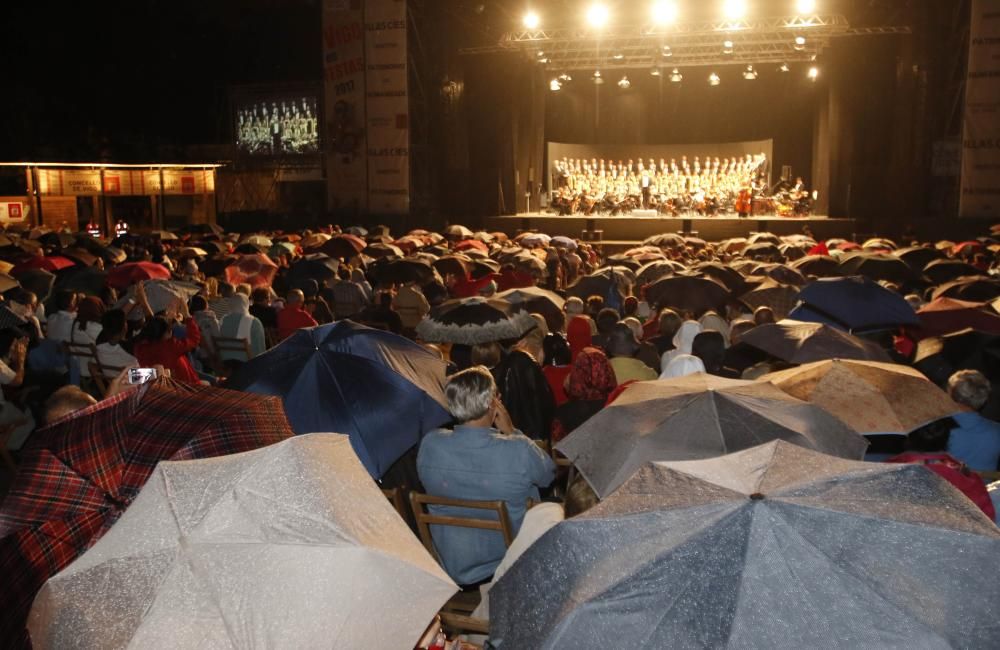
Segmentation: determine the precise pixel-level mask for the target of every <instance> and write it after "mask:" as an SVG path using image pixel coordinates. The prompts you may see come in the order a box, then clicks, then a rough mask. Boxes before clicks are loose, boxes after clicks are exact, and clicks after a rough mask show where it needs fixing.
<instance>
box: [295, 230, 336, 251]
mask: <svg viewBox="0 0 1000 650" xmlns="http://www.w3.org/2000/svg"><path fill="white" fill-rule="evenodd" d="M331 239H332V237H331V236H330V235H327V234H326V233H322V232H314V233H312V234H310V235H306V236H305V237H303V238H302V241H301V242H299V243H300V244H301V245H302V248H307V249H308V248H317V247H319V246H322V245H323V244H325V243H326V242H328V241H330V240H331Z"/></svg>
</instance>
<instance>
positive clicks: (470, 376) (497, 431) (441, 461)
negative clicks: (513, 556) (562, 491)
mask: <svg viewBox="0 0 1000 650" xmlns="http://www.w3.org/2000/svg"><path fill="white" fill-rule="evenodd" d="M445 396H446V397H447V399H448V408H449V410H450V411H451V414H452V415H453V416H454V417H455V421H456V422H457V424H456V425H455V427H454V429H453V430H447V429H438V430H437V431H432V432H430V433H428V434H427V435H426V436H424V439H423V441H422V442H421V443H420V451H419V453H418V454H417V472H418V473H419V475H420V482H421V483H423V485H424V489H425V490H426V491H427V493H428V494H430V495H433V496H438V497H448V498H451V499H464V500H470V501H504V502H506V504H507V511H508V513H509V514H510V522H511V526H512V528H513V530H512V531H511V533H512V534H514V535H516V534H517V531H518V529H520V527H521V522H522V520H523V519H524V513H525V510H526V504H527V501H528V499H536V500H537V499H538V498H539V494H538V488H540V487H546V486H548V485H549V483H551V482H552V479H553V477H554V476H555V464H554V463H553V462H552V459H551V458H549V457H548V456H547V455H546V454H545V453H544V452H543V451H542V450H541V449H540V448H539V447H538V446H537V445H536V444H535V443H533V442H532V441H531V440H530V439H528V438H527V437H526V436H524V434H522V433H521V432H520V431H517V430H516V429H514V425H513V424H512V423H511V420H510V415H508V414H507V409H506V408H504V406H503V404H502V403H501V401H500V397H499V394H498V392H497V387H496V383H495V382H494V380H493V375H491V374H490V371H489V370H487V369H486V368H484V367H483V366H475V367H472V368H469V369H468V370H463V371H462V372H459V373H457V374H455V375H452V377H451V378H450V379H449V380H448V384H447V386H446V387H445ZM431 511H432V512H433V513H434V514H438V515H448V516H453V517H475V518H482V517H485V516H489V515H490V514H492V513H485V511H482V510H469V509H464V508H453V507H444V506H433V507H431ZM431 533H432V535H433V537H434V545H435V547H436V548H437V551H438V555H439V556H440V558H441V563H442V564H443V565H444V568H445V570H446V571H447V572H448V574H449V575H450V576H451V577H452V579H453V580H454V581H455V582H457V583H458V584H459V585H475V584H478V583H480V582H483V581H484V580H488V579H489V578H490V576H492V575H493V572H494V570H495V569H496V567H497V565H498V564H499V563H500V560H502V559H503V556H504V553H505V552H506V544H505V543H504V540H503V536H502V535H501V534H500V533H499V532H497V531H490V530H476V529H471V528H468V529H466V528H458V527H454V526H432V527H431Z"/></svg>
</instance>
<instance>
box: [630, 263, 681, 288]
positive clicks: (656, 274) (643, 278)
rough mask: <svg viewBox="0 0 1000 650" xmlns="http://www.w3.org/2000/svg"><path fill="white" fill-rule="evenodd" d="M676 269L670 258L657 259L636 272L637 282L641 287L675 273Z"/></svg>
mask: <svg viewBox="0 0 1000 650" xmlns="http://www.w3.org/2000/svg"><path fill="white" fill-rule="evenodd" d="M675 271H676V268H675V267H674V264H673V262H670V261H668V260H657V261H655V262H650V263H649V264H646V265H645V266H643V267H642V268H640V269H639V270H638V271H637V272H636V276H635V282H636V284H638V285H639V286H640V287H641V286H645V285H647V284H650V283H651V282H656V281H657V280H659V279H660V278H665V277H667V276H670V275H673V274H674V272H675Z"/></svg>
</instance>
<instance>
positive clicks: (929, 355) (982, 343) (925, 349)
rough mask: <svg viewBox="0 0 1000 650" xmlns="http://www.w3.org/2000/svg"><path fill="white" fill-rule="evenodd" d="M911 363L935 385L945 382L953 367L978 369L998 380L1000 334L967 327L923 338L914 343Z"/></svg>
mask: <svg viewBox="0 0 1000 650" xmlns="http://www.w3.org/2000/svg"><path fill="white" fill-rule="evenodd" d="M913 365H914V367H915V368H916V369H917V370H919V371H920V372H922V373H924V374H925V375H926V376H927V377H928V378H929V379H930V380H931V381H933V382H934V383H935V384H938V385H944V384H946V383H947V382H948V378H949V377H951V375H952V374H953V373H954V372H955V371H956V370H978V371H980V372H982V373H983V374H984V375H986V376H987V377H988V378H989V379H990V381H992V382H997V381H1000V336H996V335H993V334H984V333H983V332H977V331H975V330H971V329H968V330H962V331H961V332H955V333H953V334H946V335H945V336H935V337H932V338H928V339H924V340H922V341H920V342H919V343H918V344H917V351H916V354H915V355H914V358H913Z"/></svg>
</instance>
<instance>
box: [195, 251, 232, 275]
mask: <svg viewBox="0 0 1000 650" xmlns="http://www.w3.org/2000/svg"><path fill="white" fill-rule="evenodd" d="M238 261H240V257H239V255H225V256H223V257H210V258H208V259H207V260H202V261H200V262H198V268H199V269H200V270H201V272H202V273H204V274H205V275H206V276H207V277H210V278H211V277H217V276H221V275H223V274H224V273H225V272H226V269H228V268H229V267H230V266H232V265H233V264H235V263H236V262H238Z"/></svg>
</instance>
